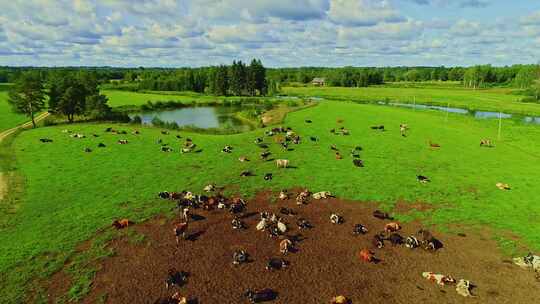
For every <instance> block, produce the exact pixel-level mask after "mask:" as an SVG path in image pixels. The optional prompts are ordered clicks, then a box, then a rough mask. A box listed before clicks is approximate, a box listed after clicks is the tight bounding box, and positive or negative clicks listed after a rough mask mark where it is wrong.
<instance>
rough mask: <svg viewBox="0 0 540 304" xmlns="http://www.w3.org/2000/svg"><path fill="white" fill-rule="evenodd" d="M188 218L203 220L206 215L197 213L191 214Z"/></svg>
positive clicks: (196, 220)
mask: <svg viewBox="0 0 540 304" xmlns="http://www.w3.org/2000/svg"><path fill="white" fill-rule="evenodd" d="M190 218H191V219H192V220H193V221H195V222H198V221H204V220H205V219H206V217H204V216H202V215H199V214H191V215H190Z"/></svg>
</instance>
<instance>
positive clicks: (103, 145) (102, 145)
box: [97, 143, 106, 148]
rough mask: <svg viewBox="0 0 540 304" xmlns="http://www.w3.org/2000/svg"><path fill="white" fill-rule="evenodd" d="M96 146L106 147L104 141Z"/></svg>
mask: <svg viewBox="0 0 540 304" xmlns="http://www.w3.org/2000/svg"><path fill="white" fill-rule="evenodd" d="M97 146H98V148H105V147H106V146H105V144H104V143H99V144H98V145H97Z"/></svg>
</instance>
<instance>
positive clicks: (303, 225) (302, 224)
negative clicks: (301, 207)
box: [296, 218, 313, 229]
mask: <svg viewBox="0 0 540 304" xmlns="http://www.w3.org/2000/svg"><path fill="white" fill-rule="evenodd" d="M296 226H298V229H310V228H312V227H313V226H311V224H310V223H309V222H308V220H306V219H304V218H299V219H298V220H297V221H296Z"/></svg>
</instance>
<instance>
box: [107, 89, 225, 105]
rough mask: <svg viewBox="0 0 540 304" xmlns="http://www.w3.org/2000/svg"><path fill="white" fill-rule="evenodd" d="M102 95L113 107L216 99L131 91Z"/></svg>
mask: <svg viewBox="0 0 540 304" xmlns="http://www.w3.org/2000/svg"><path fill="white" fill-rule="evenodd" d="M101 93H102V94H104V95H106V96H107V97H108V98H109V105H111V106H112V107H120V106H140V105H143V104H146V103H148V101H152V102H156V101H171V100H173V101H185V102H188V101H192V100H195V99H197V100H200V99H207V100H211V99H215V97H204V96H198V95H194V94H190V93H184V94H182V93H177V94H172V93H170V92H169V93H168V94H164V92H153V93H139V92H131V91H116V90H102V91H101Z"/></svg>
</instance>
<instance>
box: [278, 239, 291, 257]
mask: <svg viewBox="0 0 540 304" xmlns="http://www.w3.org/2000/svg"><path fill="white" fill-rule="evenodd" d="M292 245H293V243H292V241H291V240H289V239H284V240H282V241H281V242H279V252H281V253H282V254H287V253H288V252H289V250H291V248H292Z"/></svg>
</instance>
